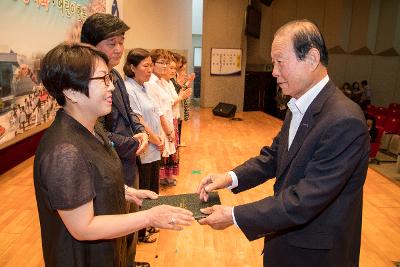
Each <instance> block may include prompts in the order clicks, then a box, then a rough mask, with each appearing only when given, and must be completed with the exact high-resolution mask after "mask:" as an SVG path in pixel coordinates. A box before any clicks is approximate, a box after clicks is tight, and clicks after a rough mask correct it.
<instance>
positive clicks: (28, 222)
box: [0, 109, 400, 267]
mask: <svg viewBox="0 0 400 267" xmlns="http://www.w3.org/2000/svg"><path fill="white" fill-rule="evenodd" d="M237 117H240V118H242V119H243V121H232V120H228V119H225V118H221V117H214V116H212V114H211V110H210V109H202V110H194V111H192V118H191V119H190V121H188V122H185V123H184V127H183V133H182V136H183V143H185V144H186V145H187V146H186V147H182V148H181V150H180V151H181V169H180V175H179V177H178V185H177V186H176V187H174V188H170V189H166V190H162V191H161V193H162V194H164V195H168V194H177V193H186V192H194V191H195V189H196V187H197V184H198V182H199V180H200V179H201V178H202V177H203V176H204V175H205V174H207V173H209V172H215V171H219V172H222V171H227V170H230V169H231V168H232V167H234V166H236V165H237V164H240V163H241V162H242V161H244V160H246V159H247V158H249V157H251V156H254V155H257V154H258V152H259V150H260V148H261V146H262V145H264V144H270V143H271V142H272V138H273V137H274V136H275V135H276V134H277V132H278V131H279V128H280V126H281V122H280V121H279V120H277V119H275V118H272V117H270V116H268V115H266V114H264V113H261V112H245V113H238V114H237ZM0 164H1V163H0ZM32 164H33V158H30V159H28V160H27V161H25V162H23V163H22V164H20V165H19V166H17V167H15V168H14V169H12V170H10V171H8V172H7V173H5V174H3V175H0V266H10V267H11V266H12V267H15V266H43V265H44V264H43V259H42V251H41V242H40V229H39V221H38V215H37V210H36V200H35V196H34V189H33V181H32ZM60 167H61V166H60ZM272 184H273V181H269V182H267V183H266V184H264V185H262V186H259V187H257V188H254V189H252V190H249V191H247V192H244V193H241V194H239V195H233V194H231V193H230V192H229V191H227V190H223V191H221V192H220V195H221V198H222V203H223V204H225V205H237V204H241V203H246V202H250V201H255V200H258V199H261V198H263V197H265V196H267V195H270V194H272ZM363 213H364V217H363V231H362V246H361V259H360V266H362V267H379V266H393V263H392V261H396V260H400V245H399V241H400V187H399V185H397V184H395V183H393V182H391V181H390V180H388V179H387V178H385V177H383V176H381V175H380V174H378V173H377V172H375V171H373V170H371V169H370V170H369V171H368V177H367V181H366V185H365V187H364V212H363ZM156 235H157V237H158V240H157V242H156V243H153V244H139V246H138V255H137V260H142V261H148V262H150V263H151V265H152V266H153V267H154V266H156V267H164V266H165V267H167V266H191V267H196V266H229V267H231V266H241V267H242V266H262V257H261V256H260V254H261V250H262V245H263V241H262V240H257V241H254V242H251V243H250V242H248V241H247V239H246V238H245V237H244V235H243V234H242V233H241V232H240V231H239V230H238V229H237V228H236V227H230V228H228V229H226V230H224V231H214V230H212V229H211V228H209V227H206V226H200V225H198V224H197V223H196V222H195V223H193V225H192V226H190V227H188V228H186V229H185V230H183V231H181V232H173V231H166V230H162V231H161V232H160V233H159V234H156ZM288 257H290V255H288Z"/></svg>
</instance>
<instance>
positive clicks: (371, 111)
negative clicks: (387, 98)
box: [367, 105, 378, 117]
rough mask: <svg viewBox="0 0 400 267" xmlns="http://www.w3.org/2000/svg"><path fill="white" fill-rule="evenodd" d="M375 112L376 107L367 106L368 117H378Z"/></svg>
mask: <svg viewBox="0 0 400 267" xmlns="http://www.w3.org/2000/svg"><path fill="white" fill-rule="evenodd" d="M376 110H377V107H376V106H374V105H368V107H367V113H368V114H369V115H371V116H374V117H375V116H376V115H378V114H376Z"/></svg>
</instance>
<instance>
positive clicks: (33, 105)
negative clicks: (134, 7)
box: [0, 0, 111, 149]
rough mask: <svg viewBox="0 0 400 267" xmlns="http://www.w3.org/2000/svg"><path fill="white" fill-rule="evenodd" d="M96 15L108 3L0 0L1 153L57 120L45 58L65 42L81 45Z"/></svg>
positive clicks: (82, 0) (73, 0) (87, 0)
mask: <svg viewBox="0 0 400 267" xmlns="http://www.w3.org/2000/svg"><path fill="white" fill-rule="evenodd" d="M107 2H108V0H107ZM110 4H111V3H110ZM96 12H100V13H104V12H106V0H1V1H0V25H1V26H0V27H1V39H0V149H1V148H3V147H4V146H6V145H8V144H12V143H13V140H20V139H23V138H25V137H28V136H30V135H31V134H33V133H35V130H36V131H37V129H38V128H39V127H40V126H41V127H42V128H43V125H45V124H48V123H49V122H50V121H52V119H53V118H54V116H55V112H56V110H57V109H58V106H57V104H56V102H55V100H53V99H52V98H51V97H49V96H48V94H47V92H46V90H45V89H44V87H43V86H42V84H41V81H40V80H39V71H40V60H41V58H43V56H44V55H45V54H46V52H47V51H49V50H50V49H51V48H53V47H54V46H56V45H57V44H59V43H61V42H63V41H79V39H80V29H81V27H82V23H83V22H84V21H85V19H86V18H87V17H88V16H90V15H91V14H93V13H96Z"/></svg>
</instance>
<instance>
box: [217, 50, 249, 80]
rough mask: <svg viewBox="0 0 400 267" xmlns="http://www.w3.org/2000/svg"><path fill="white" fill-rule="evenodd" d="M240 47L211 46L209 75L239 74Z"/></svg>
mask: <svg viewBox="0 0 400 267" xmlns="http://www.w3.org/2000/svg"><path fill="white" fill-rule="evenodd" d="M241 71H242V49H235V48H225V49H222V48H211V75H240V74H241Z"/></svg>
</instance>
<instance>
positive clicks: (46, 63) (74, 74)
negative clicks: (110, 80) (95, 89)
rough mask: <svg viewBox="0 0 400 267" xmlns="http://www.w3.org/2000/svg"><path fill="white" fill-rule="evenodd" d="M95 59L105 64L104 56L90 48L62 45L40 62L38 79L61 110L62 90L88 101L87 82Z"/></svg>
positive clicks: (63, 99)
mask: <svg viewBox="0 0 400 267" xmlns="http://www.w3.org/2000/svg"><path fill="white" fill-rule="evenodd" d="M97 59H100V60H104V62H105V63H106V64H108V57H107V56H106V54H104V53H103V52H101V51H99V50H97V49H96V48H95V47H93V46H91V45H87V44H80V43H61V44H59V45H57V46H56V47H54V48H53V49H51V50H50V51H49V52H48V53H47V54H46V55H45V56H44V58H43V59H42V60H41V63H40V78H41V80H42V82H43V85H44V87H45V88H46V89H47V91H48V92H49V94H50V95H51V96H52V97H54V99H55V100H56V101H57V103H58V104H59V105H60V106H64V105H65V96H64V93H63V91H64V90H65V89H71V90H74V91H78V92H81V93H83V94H85V95H86V96H88V97H89V81H90V80H89V79H90V77H91V76H92V75H93V72H94V68H95V64H96V60H97Z"/></svg>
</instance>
